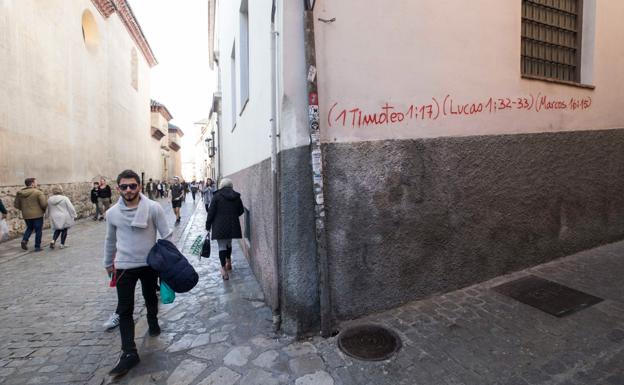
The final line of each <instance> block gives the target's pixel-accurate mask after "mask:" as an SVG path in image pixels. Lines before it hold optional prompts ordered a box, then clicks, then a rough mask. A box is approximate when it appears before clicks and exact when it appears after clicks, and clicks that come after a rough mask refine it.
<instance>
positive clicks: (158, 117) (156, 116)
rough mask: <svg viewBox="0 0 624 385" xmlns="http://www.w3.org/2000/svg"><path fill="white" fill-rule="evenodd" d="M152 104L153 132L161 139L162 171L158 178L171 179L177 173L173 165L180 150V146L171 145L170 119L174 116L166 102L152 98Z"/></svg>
mask: <svg viewBox="0 0 624 385" xmlns="http://www.w3.org/2000/svg"><path fill="white" fill-rule="evenodd" d="M150 106H151V111H152V119H151V134H152V137H153V138H154V139H156V140H158V141H160V156H161V160H160V162H161V165H162V172H161V174H160V175H159V176H158V177H157V179H159V180H169V179H171V178H172V177H173V176H174V175H175V174H174V167H173V164H174V162H175V159H176V155H175V154H176V153H177V152H178V151H180V147H179V146H175V145H174V148H176V149H175V150H173V149H172V148H171V147H170V146H169V135H170V133H169V121H170V120H171V119H173V116H172V115H171V113H170V112H169V110H168V109H167V107H165V105H164V104H161V103H159V102H157V101H156V100H152V101H151V102H150ZM173 134H175V132H174V133H172V135H173Z"/></svg>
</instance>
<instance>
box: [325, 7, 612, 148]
mask: <svg viewBox="0 0 624 385" xmlns="http://www.w3.org/2000/svg"><path fill="white" fill-rule="evenodd" d="M588 4H590V5H591V4H592V2H591V1H589V2H588ZM595 4H596V7H595V20H591V18H592V12H591V9H590V11H588V12H586V15H585V21H586V22H588V23H592V22H595V37H594V39H595V46H594V47H593V51H594V58H593V71H591V70H590V71H589V72H590V73H587V70H588V68H585V69H584V71H585V72H584V73H583V78H584V79H583V80H586V81H592V85H594V86H595V90H591V89H586V88H579V87H575V86H567V85H560V84H552V83H546V82H543V81H535V80H527V79H522V78H521V73H520V47H521V39H520V28H521V1H500V0H473V1H455V0H422V1H411V0H394V1H385V2H366V4H363V3H362V2H360V1H356V0H342V1H329V0H318V1H317V4H316V8H315V20H316V25H315V29H316V49H317V67H318V80H319V98H320V110H321V131H322V133H323V138H322V139H323V140H324V141H326V142H351V141H365V140H378V139H385V138H422V137H440V136H467V135H490V134H512V133H532V132H552V131H566V130H586V129H592V130H595V129H609V128H622V127H624V109H622V108H620V106H619V101H620V100H622V97H624V71H622V68H624V45H622V43H621V37H622V36H623V34H624V24H622V23H621V20H620V18H621V17H620V16H621V15H622V14H624V2H621V1H602V2H595ZM318 18H322V19H327V20H329V19H332V18H336V20H335V21H334V22H333V23H323V22H320V21H318ZM590 30H591V28H587V29H586V30H585V32H586V34H587V32H588V31H590ZM590 38H591V36H585V39H587V40H586V43H590V44H591V40H590ZM585 48H588V47H585ZM589 48H591V47H589ZM584 51H585V53H586V54H591V52H590V51H591V49H585V50H584ZM587 60H588V59H587V58H585V59H584V62H585V64H586V67H587V66H588V63H587ZM590 63H591V60H590ZM591 72H593V80H592V73H591ZM447 95H448V96H447ZM538 95H539V96H543V95H546V96H547V97H548V100H561V101H564V102H566V103H567V104H568V105H569V104H570V103H569V102H570V100H571V99H572V98H575V99H582V100H586V101H589V100H590V99H591V106H590V107H589V108H588V109H577V110H575V111H572V110H571V109H569V108H568V109H567V110H564V111H561V110H547V109H544V108H542V109H540V111H539V112H537V111H536V108H535V102H536V100H537V98H538ZM434 98H435V100H434ZM489 98H493V101H494V102H498V99H499V98H503V99H504V98H510V101H511V102H518V98H526V99H527V101H528V102H529V103H531V101H533V103H534V104H532V106H533V108H532V109H526V110H525V109H518V107H519V104H518V103H516V104H512V109H507V110H503V111H501V110H500V109H497V110H496V112H492V113H490V112H488V111H484V112H482V113H477V114H472V115H468V116H466V115H463V116H457V115H451V114H450V113H449V104H450V100H453V102H454V104H455V106H457V105H464V104H466V103H479V102H481V103H483V104H484V109H486V110H489V108H487V107H486V106H485V105H486V104H487V102H488V100H489ZM445 99H446V101H447V103H446V106H447V108H446V109H447V115H446V116H445V115H444V108H442V107H440V109H439V110H440V113H439V115H438V107H437V105H436V103H437V104H438V105H443V104H444V100H445ZM520 102H523V100H522V99H520ZM386 103H388V105H389V106H392V107H394V109H393V110H391V111H394V112H402V113H404V114H405V113H407V112H408V111H409V109H410V106H412V105H414V106H416V109H419V108H420V107H421V106H423V105H424V106H428V105H432V107H431V108H432V110H433V117H429V116H428V115H426V117H425V119H421V114H419V115H418V119H416V118H414V119H407V118H405V119H404V120H403V121H402V122H396V123H393V124H392V123H391V124H378V125H365V124H362V125H360V126H358V118H359V111H362V112H363V113H364V114H371V113H378V114H379V113H381V112H383V107H384V106H385V105H386ZM332 108H333V110H332ZM426 108H428V107H426ZM330 110H332V111H330ZM353 110H355V111H354V112H351V111H353ZM342 111H345V115H346V119H345V124H344V125H343V124H342V119H338V120H339V121H338V122H337V121H336V118H337V117H339V116H340V113H341V112H342ZM389 111H390V110H389ZM351 114H355V116H356V119H355V124H353V122H352V119H351V116H352V115H351ZM436 116H437V119H434V117H436ZM395 117H396V118H397V119H398V118H399V117H400V116H395ZM330 123H331V127H329V125H330Z"/></svg>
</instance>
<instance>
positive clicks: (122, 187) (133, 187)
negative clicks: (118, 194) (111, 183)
mask: <svg viewBox="0 0 624 385" xmlns="http://www.w3.org/2000/svg"><path fill="white" fill-rule="evenodd" d="M137 187H139V185H138V184H137V183H130V184H120V185H119V189H120V190H121V191H126V190H127V189H130V190H136V189H137Z"/></svg>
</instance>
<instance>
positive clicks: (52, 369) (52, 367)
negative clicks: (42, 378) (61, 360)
mask: <svg viewBox="0 0 624 385" xmlns="http://www.w3.org/2000/svg"><path fill="white" fill-rule="evenodd" d="M58 368H59V367H58V366H57V365H48V366H44V367H42V368H41V369H39V371H40V372H41V373H50V372H55V371H56V370H57V369H58Z"/></svg>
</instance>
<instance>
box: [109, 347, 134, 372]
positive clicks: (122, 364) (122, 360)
mask: <svg viewBox="0 0 624 385" xmlns="http://www.w3.org/2000/svg"><path fill="white" fill-rule="evenodd" d="M139 362H141V360H140V359H139V355H138V354H137V353H136V352H131V353H122V354H121V357H119V361H117V365H115V367H114V368H113V369H111V371H110V372H108V374H109V375H111V376H115V377H120V376H123V375H124V374H126V373H128V372H129V371H130V369H132V368H134V367H135V366H136V365H137V364H138V363H139Z"/></svg>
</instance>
